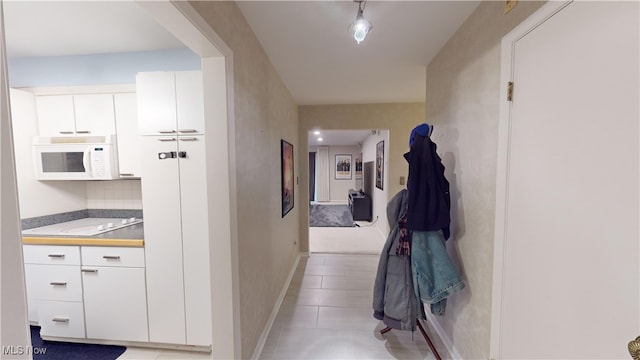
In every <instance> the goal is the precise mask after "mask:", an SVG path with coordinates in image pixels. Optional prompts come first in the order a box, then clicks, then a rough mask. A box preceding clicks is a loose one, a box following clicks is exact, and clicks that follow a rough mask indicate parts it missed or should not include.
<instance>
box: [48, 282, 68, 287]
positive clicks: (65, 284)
mask: <svg viewBox="0 0 640 360" xmlns="http://www.w3.org/2000/svg"><path fill="white" fill-rule="evenodd" d="M49 284H51V285H53V286H67V283H66V282H63V281H52V282H50V283H49Z"/></svg>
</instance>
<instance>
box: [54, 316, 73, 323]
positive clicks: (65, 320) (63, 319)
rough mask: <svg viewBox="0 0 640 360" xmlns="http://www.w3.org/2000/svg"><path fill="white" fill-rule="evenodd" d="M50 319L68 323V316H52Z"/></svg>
mask: <svg viewBox="0 0 640 360" xmlns="http://www.w3.org/2000/svg"><path fill="white" fill-rule="evenodd" d="M51 321H55V322H61V323H68V322H69V318H59V317H54V318H53V319H51Z"/></svg>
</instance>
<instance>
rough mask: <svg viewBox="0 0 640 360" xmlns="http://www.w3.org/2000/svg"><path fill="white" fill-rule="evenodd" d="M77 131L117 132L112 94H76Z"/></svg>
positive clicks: (87, 132) (74, 104) (103, 133)
mask: <svg viewBox="0 0 640 360" xmlns="http://www.w3.org/2000/svg"><path fill="white" fill-rule="evenodd" d="M73 107H74V109H75V114H76V133H77V134H91V135H109V134H115V133H116V120H115V115H114V109H113V95H112V94H86V95H74V96H73Z"/></svg>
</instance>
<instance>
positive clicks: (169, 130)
mask: <svg viewBox="0 0 640 360" xmlns="http://www.w3.org/2000/svg"><path fill="white" fill-rule="evenodd" d="M158 132H159V133H160V134H175V133H176V131H175V130H172V129H167V130H158Z"/></svg>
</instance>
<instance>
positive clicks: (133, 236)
mask: <svg viewBox="0 0 640 360" xmlns="http://www.w3.org/2000/svg"><path fill="white" fill-rule="evenodd" d="M22 243H23V244H30V245H93V246H131V247H142V246H144V222H142V223H139V224H135V225H131V226H127V227H124V228H121V229H117V230H113V231H109V232H106V233H102V234H98V235H94V236H72V235H69V236H65V237H61V236H45V235H37V236H35V235H32V236H23V237H22Z"/></svg>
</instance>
